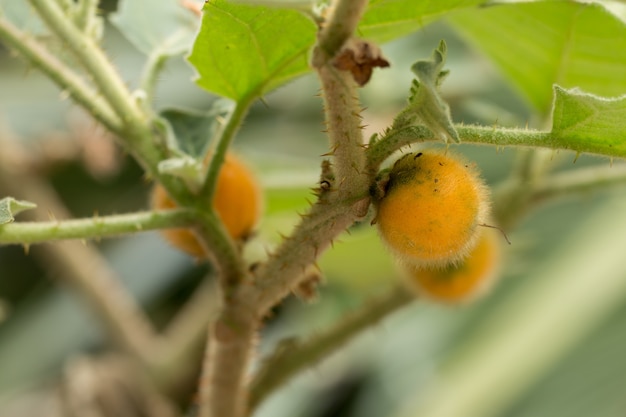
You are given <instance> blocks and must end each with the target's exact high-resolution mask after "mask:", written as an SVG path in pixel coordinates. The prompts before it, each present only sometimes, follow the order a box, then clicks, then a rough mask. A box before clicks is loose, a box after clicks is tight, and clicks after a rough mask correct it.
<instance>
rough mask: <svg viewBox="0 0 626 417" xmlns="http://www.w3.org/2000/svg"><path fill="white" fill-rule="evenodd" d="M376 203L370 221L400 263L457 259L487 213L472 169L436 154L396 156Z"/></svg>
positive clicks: (472, 241)
mask: <svg viewBox="0 0 626 417" xmlns="http://www.w3.org/2000/svg"><path fill="white" fill-rule="evenodd" d="M377 206H378V207H377V214H376V224H377V225H378V230H379V232H380V236H381V237H382V239H383V241H384V242H385V243H386V244H387V246H388V247H389V249H390V250H391V251H392V252H393V253H394V254H395V255H396V256H398V258H399V259H401V260H403V261H405V262H413V263H419V264H425V265H431V266H436V265H439V266H443V265H447V264H448V263H450V262H455V261H458V260H461V259H463V258H464V257H465V256H466V255H467V254H468V253H469V251H470V250H471V249H472V248H473V247H474V245H475V244H476V236H477V229H478V226H479V225H480V224H482V223H484V221H485V219H486V217H487V216H488V211H489V202H488V193H487V187H486V186H485V185H484V184H483V182H482V180H481V179H480V177H479V175H478V172H477V171H476V170H475V169H474V168H473V167H471V166H469V165H467V164H466V163H464V162H462V161H461V160H459V159H458V158H456V157H454V156H451V155H449V154H443V153H438V152H419V153H415V154H408V155H405V156H404V157H402V158H401V159H399V160H398V161H397V162H396V163H395V164H394V166H393V167H392V169H391V171H390V173H389V181H388V182H387V184H386V186H385V195H384V196H383V197H382V198H381V199H380V201H378V202H377Z"/></svg>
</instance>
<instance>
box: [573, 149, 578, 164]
mask: <svg viewBox="0 0 626 417" xmlns="http://www.w3.org/2000/svg"><path fill="white" fill-rule="evenodd" d="M579 157H580V152H576V156H575V157H574V160H573V161H572V164H575V163H576V161H578V158H579Z"/></svg>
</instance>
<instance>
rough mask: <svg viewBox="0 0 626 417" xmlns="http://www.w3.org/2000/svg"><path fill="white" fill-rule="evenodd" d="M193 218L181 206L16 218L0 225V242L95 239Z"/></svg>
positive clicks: (180, 223)
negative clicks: (33, 219)
mask: <svg viewBox="0 0 626 417" xmlns="http://www.w3.org/2000/svg"><path fill="white" fill-rule="evenodd" d="M194 222H195V218H194V215H193V212H192V211H190V210H185V209H178V210H173V211H167V212H143V213H132V214H119V215H112V216H103V217H92V218H87V219H74V220H53V221H43V222H16V223H11V224H7V225H4V226H2V227H0V245H2V244H32V243H42V242H46V241H53V240H63V239H99V238H103V237H112V236H119V235H123V234H129V233H136V232H147V231H150V230H155V229H164V228H169V227H185V226H190V225H192V224H193V223H194Z"/></svg>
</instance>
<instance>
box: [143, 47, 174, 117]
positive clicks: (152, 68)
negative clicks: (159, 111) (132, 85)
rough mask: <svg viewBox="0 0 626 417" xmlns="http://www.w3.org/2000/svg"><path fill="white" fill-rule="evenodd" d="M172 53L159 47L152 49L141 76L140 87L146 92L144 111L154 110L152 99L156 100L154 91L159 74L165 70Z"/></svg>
mask: <svg viewBox="0 0 626 417" xmlns="http://www.w3.org/2000/svg"><path fill="white" fill-rule="evenodd" d="M169 57H170V55H168V54H167V53H165V52H164V51H162V50H160V49H159V48H157V49H155V50H153V51H152V53H151V54H150V55H149V56H148V60H147V61H146V63H145V65H144V68H143V71H142V73H141V77H140V80H141V81H140V83H139V88H140V90H141V91H143V92H144V93H145V96H144V97H143V103H144V111H146V112H148V113H149V112H151V111H152V107H151V104H152V101H153V100H154V91H155V89H156V84H157V81H158V76H159V74H160V73H161V71H162V70H163V67H164V66H165V64H166V63H167V60H168V59H169Z"/></svg>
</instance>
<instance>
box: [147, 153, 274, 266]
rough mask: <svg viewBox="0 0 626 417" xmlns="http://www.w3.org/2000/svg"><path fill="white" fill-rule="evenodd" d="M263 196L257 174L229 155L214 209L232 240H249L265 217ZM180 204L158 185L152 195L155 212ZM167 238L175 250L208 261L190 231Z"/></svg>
mask: <svg viewBox="0 0 626 417" xmlns="http://www.w3.org/2000/svg"><path fill="white" fill-rule="evenodd" d="M261 205H262V196H261V189H260V187H259V184H258V183H257V181H256V178H255V176H254V174H253V173H252V172H251V171H250V170H249V169H248V167H247V166H246V165H244V164H243V162H241V161H240V160H239V159H238V158H237V157H235V156H234V155H232V154H227V155H226V158H225V160H224V163H223V164H222V167H221V168H220V173H219V176H218V178H217V186H216V189H215V197H214V200H213V207H214V208H215V211H216V212H217V215H218V216H219V218H220V219H221V220H222V222H223V223H224V227H225V228H226V230H227V231H228V234H229V235H230V237H231V238H233V239H235V240H243V239H245V238H247V237H248V236H249V235H250V233H251V232H252V230H253V229H254V227H255V226H256V224H257V222H258V221H259V218H260V215H261ZM176 206H177V205H176V202H174V200H172V198H171V197H170V196H169V195H168V194H167V191H165V188H163V187H162V186H161V185H160V184H156V185H155V187H154V189H153V192H152V208H154V209H160V210H163V209H172V208H175V207H176ZM161 233H162V234H163V236H164V237H165V238H166V239H167V240H168V241H169V242H170V244H172V246H174V247H176V248H178V249H181V250H183V251H185V252H187V253H188V254H190V255H192V256H195V257H198V258H202V257H205V253H204V250H203V249H202V246H201V245H200V243H199V242H198V240H197V239H196V237H195V235H194V234H193V233H192V232H191V230H189V229H163V230H162V231H161Z"/></svg>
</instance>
